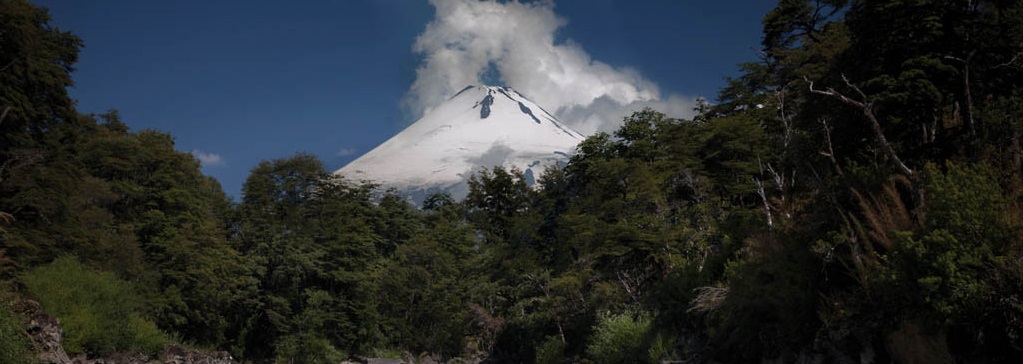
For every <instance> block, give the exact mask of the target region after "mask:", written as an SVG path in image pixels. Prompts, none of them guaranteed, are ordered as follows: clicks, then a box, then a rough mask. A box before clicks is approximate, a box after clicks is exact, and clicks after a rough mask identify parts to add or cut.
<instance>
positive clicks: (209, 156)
mask: <svg viewBox="0 0 1023 364" xmlns="http://www.w3.org/2000/svg"><path fill="white" fill-rule="evenodd" d="M192 156H194V157H195V158H196V159H198V160H199V162H200V163H202V166H203V167H214V166H222V165H224V164H226V163H227V161H225V160H224V157H222V156H220V154H217V153H206V152H203V151H201V150H198V149H192Z"/></svg>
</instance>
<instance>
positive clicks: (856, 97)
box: [0, 0, 1023, 363]
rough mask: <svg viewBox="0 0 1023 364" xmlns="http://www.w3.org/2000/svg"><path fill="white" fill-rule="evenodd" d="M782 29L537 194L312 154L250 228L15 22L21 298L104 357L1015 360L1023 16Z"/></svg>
mask: <svg viewBox="0 0 1023 364" xmlns="http://www.w3.org/2000/svg"><path fill="white" fill-rule="evenodd" d="M763 24H764V35H763V45H762V49H761V51H762V52H761V53H760V54H759V55H760V60H759V61H757V62H753V63H747V64H742V65H739V67H740V69H741V75H740V76H738V77H737V78H734V79H729V80H728V84H727V86H726V87H725V88H724V89H722V90H721V92H720V95H719V96H718V103H716V104H702V105H701V106H700V109H699V110H698V112H699V115H698V116H697V117H695V118H694V120H680V119H673V118H669V117H667V116H665V115H663V114H661V113H659V112H658V111H656V110H641V111H637V112H636V113H635V114H633V115H631V116H629V117H627V118H625V120H624V121H623V125H622V127H621V128H620V129H618V130H617V131H615V132H614V133H611V134H597V135H594V136H591V137H590V138H588V139H586V140H585V141H584V142H583V143H582V144H581V145H579V147H578V150H577V152H576V154H575V155H574V157H572V159H571V162H570V163H569V164H568V166H567V167H565V168H564V169H560V170H553V171H551V172H549V173H547V174H545V175H543V176H542V177H541V178H539V180H538V186H539V187H538V188H536V189H533V188H530V187H527V185H526V182H525V181H524V177H523V176H522V174H521V173H520V172H518V171H514V170H504V169H501V168H496V169H492V170H486V171H482V172H481V173H479V174H478V175H476V176H475V177H473V179H472V180H471V182H470V188H471V191H470V193H469V195H468V197H467V198H466V199H465V200H464V201H454V200H452V199H451V198H450V197H448V196H445V195H435V196H432V197H430V198H429V199H428V200H427V201H426V202H425V203H424V206H423V208H422V209H417V208H414V207H413V206H411V205H409V204H408V203H406V202H405V201H404V200H402V199H401V198H399V197H396V196H393V195H387V196H384V197H383V198H382V199H380V200H379V201H377V200H376V199H375V198H374V196H375V194H374V189H373V186H370V185H357V184H353V183H351V182H349V181H346V180H343V179H340V178H339V177H336V176H333V175H330V174H329V173H328V172H327V171H326V170H325V168H324V166H323V164H322V163H321V162H320V161H319V160H317V159H316V157H314V156H311V155H305V154H300V155H296V156H291V157H285V158H282V159H277V160H272V161H265V162H262V163H260V164H259V165H258V166H255V167H254V168H253V169H252V172H251V175H250V176H249V178H248V179H247V181H246V182H245V184H244V187H243V197H242V198H241V199H240V201H231V200H230V199H228V198H227V197H226V196H225V194H224V193H223V191H222V190H221V188H220V186H219V184H218V183H217V182H216V181H215V180H213V179H212V178H210V177H207V176H204V175H202V173H201V172H200V165H199V162H198V161H197V160H196V159H195V158H194V157H192V156H191V155H190V154H187V153H183V152H179V151H177V150H175V147H174V139H173V137H172V136H170V135H168V134H166V133H163V132H159V131H152V130H142V131H133V130H131V129H130V128H129V126H128V125H129V124H128V123H127V122H125V121H122V120H121V119H120V117H119V116H118V114H117V113H116V112H114V111H112V112H110V113H107V114H102V115H92V114H82V113H79V112H78V111H76V110H75V104H74V101H73V100H72V99H70V98H69V96H68V94H67V88H68V87H69V86H71V85H72V78H71V74H72V71H73V66H74V63H75V60H76V58H77V54H78V51H79V48H80V47H81V44H82V42H81V40H80V39H78V38H77V37H75V36H74V35H72V34H70V33H68V32H65V31H62V30H60V29H59V28H57V27H55V26H54V25H53V24H50V21H49V17H48V15H47V14H46V12H45V11H43V10H41V9H39V8H37V7H35V6H33V5H31V4H29V3H27V2H26V1H24V0H0V212H2V213H0V280H2V282H3V284H4V285H5V290H6V291H9V292H11V295H7V296H5V297H8V296H16V297H21V298H31V299H35V300H38V301H39V302H41V303H42V304H43V305H44V308H45V309H46V310H47V311H48V312H50V313H51V314H54V315H57V316H58V317H60V319H61V322H62V323H63V324H64V325H65V326H64V330H65V338H66V340H67V341H66V345H67V349H68V350H69V351H72V352H80V353H87V354H89V355H105V354H107V353H109V352H111V351H119V352H128V351H145V352H158V351H159V348H160V346H162V345H165V344H167V343H172V342H177V343H184V344H186V345H191V346H196V347H203V348H216V349H218V350H227V351H230V352H231V353H232V354H233V355H234V357H235V358H242V359H244V360H248V361H253V362H273V361H276V362H301V363H319V362H323V363H327V362H331V363H336V362H339V361H340V360H343V359H345V358H348V357H350V356H355V355H359V356H372V355H382V354H384V353H400V352H409V353H412V355H413V356H419V355H421V354H422V355H433V356H436V357H439V358H453V357H463V358H466V359H469V360H477V359H483V358H486V359H488V360H492V361H494V362H525V363H529V362H537V363H560V362H576V363H582V362H594V363H639V362H651V363H652V362H657V361H661V360H678V361H686V362H721V363H726V362H732V363H746V362H761V361H774V362H798V361H802V362H818V363H819V362H834V363H853V362H856V363H861V362H862V363H867V362H881V363H887V362H898V363H952V362H977V363H1011V362H1023V338H1021V336H1020V335H1021V332H1023V235H1021V233H1023V230H1021V222H1023V209H1021V205H1020V204H1021V202H1023V147H1021V140H1020V139H1021V137H1023V2H1019V1H994V0H991V1H981V0H977V1H942V0H912V1H910V0H887V1H873V0H859V1H856V0H852V1H847V0H816V1H805V0H781V1H780V2H779V4H778V6H777V7H776V8H775V9H774V10H772V11H771V12H770V13H768V14H766V16H765V17H764V20H763ZM669 46H670V45H669ZM697 51H698V50H697ZM651 56H656V55H651ZM18 321H19V320H18V318H17V317H16V316H12V314H11V313H10V312H9V310H7V309H3V310H0V335H3V337H0V343H2V345H0V351H2V352H0V358H5V359H4V360H5V361H12V362H15V361H16V360H18V359H17V358H22V357H24V356H25V355H26V354H25V353H26V345H22V344H23V343H19V342H18V341H16V340H7V338H8V337H12V336H13V337H18V336H19V335H17V334H18V333H19V332H20V331H19V330H22V329H21V328H20V327H18V325H17V323H18Z"/></svg>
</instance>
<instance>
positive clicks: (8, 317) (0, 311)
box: [0, 302, 32, 364]
mask: <svg viewBox="0 0 1023 364" xmlns="http://www.w3.org/2000/svg"><path fill="white" fill-rule="evenodd" d="M22 320H23V318H22V317H21V316H19V315H18V314H17V313H15V312H14V311H13V310H11V305H10V304H8V303H7V302H0V363H10V364H21V363H25V364H28V363H31V362H32V361H31V359H30V357H31V356H32V351H31V350H30V349H29V344H28V339H26V338H25V330H24V329H23V328H22V324H21V321H22Z"/></svg>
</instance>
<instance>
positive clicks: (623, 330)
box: [586, 312, 651, 364]
mask: <svg viewBox="0 0 1023 364" xmlns="http://www.w3.org/2000/svg"><path fill="white" fill-rule="evenodd" d="M650 328H651V319H650V315H648V314H645V313H639V314H634V313H632V312H624V313H621V314H615V315H611V314H604V315H601V316H600V317H599V319H598V322H597V326H596V327H594V328H593V335H592V336H591V337H590V342H589V345H588V346H587V347H586V354H588V355H589V356H590V358H592V359H593V360H594V361H596V362H598V363H606V364H611V363H642V362H646V361H647V360H648V353H647V339H648V337H649V336H650V332H651V330H650Z"/></svg>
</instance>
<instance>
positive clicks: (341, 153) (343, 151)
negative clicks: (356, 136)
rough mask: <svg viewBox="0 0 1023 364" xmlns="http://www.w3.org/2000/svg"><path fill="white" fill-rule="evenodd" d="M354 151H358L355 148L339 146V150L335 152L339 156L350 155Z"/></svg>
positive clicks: (353, 153)
mask: <svg viewBox="0 0 1023 364" xmlns="http://www.w3.org/2000/svg"><path fill="white" fill-rule="evenodd" d="M356 152H358V150H357V149H355V148H341V150H339V151H338V152H337V155H338V156H340V157H347V156H350V155H355V153H356Z"/></svg>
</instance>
